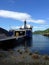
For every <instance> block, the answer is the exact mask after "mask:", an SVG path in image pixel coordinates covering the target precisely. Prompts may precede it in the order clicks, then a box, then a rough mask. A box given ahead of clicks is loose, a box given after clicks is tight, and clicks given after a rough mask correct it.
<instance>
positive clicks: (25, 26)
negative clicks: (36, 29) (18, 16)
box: [24, 20, 26, 29]
mask: <svg viewBox="0 0 49 65" xmlns="http://www.w3.org/2000/svg"><path fill="white" fill-rule="evenodd" d="M24 29H26V20H25V21H24Z"/></svg>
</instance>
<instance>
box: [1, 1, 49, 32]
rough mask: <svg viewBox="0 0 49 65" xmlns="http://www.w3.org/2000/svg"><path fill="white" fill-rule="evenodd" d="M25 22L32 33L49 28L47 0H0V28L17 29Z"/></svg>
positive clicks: (48, 3) (48, 5) (48, 4)
mask: <svg viewBox="0 0 49 65" xmlns="http://www.w3.org/2000/svg"><path fill="white" fill-rule="evenodd" d="M25 20H26V21H27V24H28V25H31V26H33V31H36V30H45V29H47V28H49V0H0V27H2V28H4V29H6V30H9V29H11V28H19V27H20V26H23V24H24V21H25Z"/></svg>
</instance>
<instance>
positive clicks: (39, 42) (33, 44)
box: [20, 34, 49, 54]
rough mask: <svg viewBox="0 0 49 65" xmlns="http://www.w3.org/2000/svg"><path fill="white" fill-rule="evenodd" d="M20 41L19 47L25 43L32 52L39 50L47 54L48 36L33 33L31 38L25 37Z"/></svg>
mask: <svg viewBox="0 0 49 65" xmlns="http://www.w3.org/2000/svg"><path fill="white" fill-rule="evenodd" d="M21 43H22V45H21V44H20V47H23V46H25V44H26V46H27V47H29V49H30V50H31V51H32V52H35V51H39V53H40V54H49V37H46V36H43V35H39V34H34V35H33V36H32V40H28V39H27V40H24V41H23V42H21Z"/></svg>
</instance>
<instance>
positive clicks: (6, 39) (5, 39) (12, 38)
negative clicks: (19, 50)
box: [0, 35, 25, 42]
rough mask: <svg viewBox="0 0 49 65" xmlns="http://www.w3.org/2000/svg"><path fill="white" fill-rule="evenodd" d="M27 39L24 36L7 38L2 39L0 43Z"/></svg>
mask: <svg viewBox="0 0 49 65" xmlns="http://www.w3.org/2000/svg"><path fill="white" fill-rule="evenodd" d="M24 37H25V35H24V36H18V37H16V36H12V37H6V38H4V39H0V42H2V41H8V40H14V39H15V40H18V39H21V38H24Z"/></svg>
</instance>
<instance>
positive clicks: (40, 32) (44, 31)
mask: <svg viewBox="0 0 49 65" xmlns="http://www.w3.org/2000/svg"><path fill="white" fill-rule="evenodd" d="M33 33H34V34H45V33H49V28H48V29H46V30H43V31H41V30H38V31H34V32H33Z"/></svg>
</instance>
